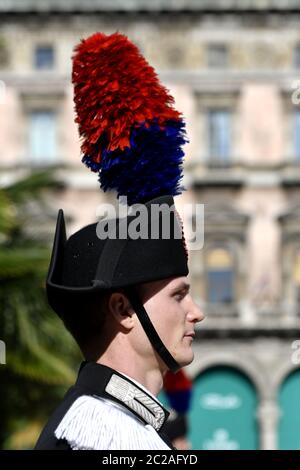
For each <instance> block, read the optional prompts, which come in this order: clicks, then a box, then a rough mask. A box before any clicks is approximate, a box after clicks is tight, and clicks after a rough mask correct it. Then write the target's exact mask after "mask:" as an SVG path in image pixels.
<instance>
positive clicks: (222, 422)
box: [189, 367, 258, 450]
mask: <svg viewBox="0 0 300 470" xmlns="http://www.w3.org/2000/svg"><path fill="white" fill-rule="evenodd" d="M256 408H257V396H256V390H255V388H254V386H253V385H252V383H251V382H250V381H249V379H248V378H247V377H245V376H244V375H243V374H242V373H240V372H239V371H237V370H236V369H232V368H229V367H214V368H211V369H208V370H207V371H205V372H203V373H201V374H200V375H199V377H198V378H197V379H196V380H195V382H194V387H193V399H192V407H191V411H190V416H189V419H190V435H189V439H190V441H191V443H192V449H195V450H196V449H200V450H255V449H257V448H258V436H257V422H256V417H255V415H256Z"/></svg>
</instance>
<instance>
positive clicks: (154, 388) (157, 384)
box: [97, 356, 163, 397]
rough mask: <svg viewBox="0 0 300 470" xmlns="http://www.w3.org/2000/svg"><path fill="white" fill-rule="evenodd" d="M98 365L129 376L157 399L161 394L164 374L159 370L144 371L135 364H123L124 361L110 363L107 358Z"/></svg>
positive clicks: (99, 360)
mask: <svg viewBox="0 0 300 470" xmlns="http://www.w3.org/2000/svg"><path fill="white" fill-rule="evenodd" d="M97 363H98V364H102V365H104V366H107V367H110V368H111V369H114V370H116V371H118V372H120V373H121V374H124V375H127V376H128V377H130V378H131V379H134V380H135V381H136V382H138V383H139V384H141V385H143V386H144V387H145V388H146V389H147V390H148V391H149V392H150V393H152V395H154V396H155V397H156V396H157V395H158V394H159V392H160V390H161V389H162V386H163V374H162V372H161V371H160V370H159V369H158V368H153V369H149V370H142V369H141V368H140V369H139V368H138V365H137V364H136V363H135V364H130V363H128V364H123V363H122V361H110V360H108V358H106V357H105V356H101V357H100V358H99V359H98V360H97Z"/></svg>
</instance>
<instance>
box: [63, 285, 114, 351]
mask: <svg viewBox="0 0 300 470" xmlns="http://www.w3.org/2000/svg"><path fill="white" fill-rule="evenodd" d="M111 293H112V292H110V291H107V292H105V294H99V293H97V294H90V295H89V296H79V295H78V296H74V297H72V298H71V299H70V302H69V303H68V310H67V311H65V312H63V314H62V315H61V318H62V321H63V323H64V325H65V327H66V328H67V330H68V331H69V332H70V333H71V335H72V336H73V338H74V339H75V341H76V342H77V344H78V345H79V347H80V349H81V350H82V351H83V350H84V349H86V348H87V347H88V345H89V342H90V341H91V340H92V339H94V338H96V337H101V334H103V328H104V324H105V321H106V317H107V311H106V308H105V300H106V299H107V296H109V295H110V294H111Z"/></svg>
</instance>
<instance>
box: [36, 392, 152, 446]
mask: <svg viewBox="0 0 300 470" xmlns="http://www.w3.org/2000/svg"><path fill="white" fill-rule="evenodd" d="M130 425H132V426H142V427H143V423H141V422H140V421H139V420H138V419H136V417H135V416H134V415H132V414H131V413H130V412H128V411H127V410H126V408H124V407H122V406H120V405H118V404H117V403H114V402H111V401H110V400H109V399H107V398H103V397H97V396H91V395H80V394H79V391H78V390H76V388H74V389H73V390H71V391H70V393H69V395H68V396H66V397H65V399H64V400H63V402H62V403H61V404H60V406H59V407H58V408H57V409H56V410H55V412H54V413H53V415H52V416H51V418H50V419H49V421H48V423H47V424H46V426H45V428H44V429H43V431H42V433H41V436H40V438H39V440H38V442H37V444H36V447H35V449H37V450H38V449H49V448H51V449H57V447H60V448H62V449H63V448H64V447H65V446H67V447H66V448H71V449H95V448H97V449H107V448H108V447H109V446H110V443H111V441H112V439H113V435H114V434H116V432H117V430H118V428H120V429H121V428H123V429H124V428H127V427H128V426H130Z"/></svg>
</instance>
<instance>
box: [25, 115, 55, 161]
mask: <svg viewBox="0 0 300 470" xmlns="http://www.w3.org/2000/svg"><path fill="white" fill-rule="evenodd" d="M29 157H30V160H31V162H32V163H33V164H36V165H43V164H46V165H47V164H51V163H54V162H55V160H56V159H57V150H56V114H55V112H54V111H52V110H37V111H32V112H31V113H30V114H29Z"/></svg>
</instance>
